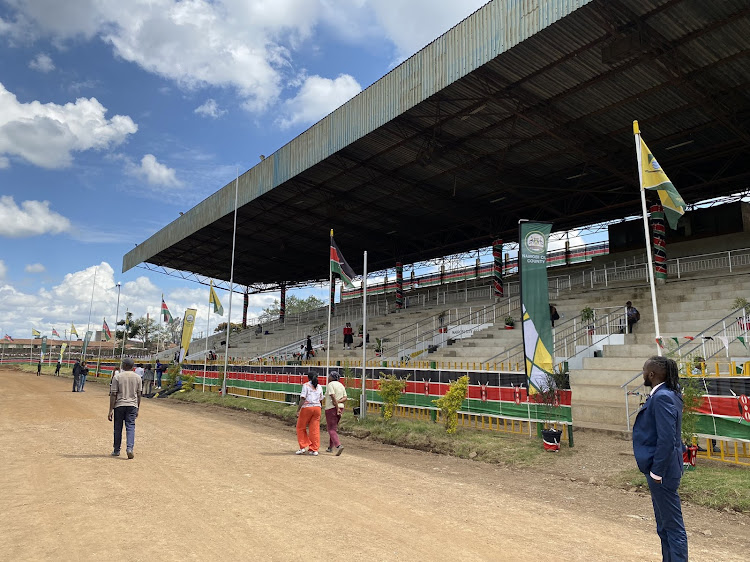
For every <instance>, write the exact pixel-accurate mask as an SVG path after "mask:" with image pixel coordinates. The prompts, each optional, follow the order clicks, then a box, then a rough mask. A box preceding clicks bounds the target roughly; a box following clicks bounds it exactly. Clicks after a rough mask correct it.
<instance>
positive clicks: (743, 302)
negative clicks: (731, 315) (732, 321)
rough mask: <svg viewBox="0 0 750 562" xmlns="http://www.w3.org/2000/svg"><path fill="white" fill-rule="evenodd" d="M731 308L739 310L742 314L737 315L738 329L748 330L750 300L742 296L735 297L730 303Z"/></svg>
mask: <svg viewBox="0 0 750 562" xmlns="http://www.w3.org/2000/svg"><path fill="white" fill-rule="evenodd" d="M732 310H739V312H740V314H741V315H742V316H738V317H737V323H738V324H739V326H740V329H741V330H750V302H748V301H747V299H744V298H742V297H737V298H736V299H734V302H733V303H732Z"/></svg>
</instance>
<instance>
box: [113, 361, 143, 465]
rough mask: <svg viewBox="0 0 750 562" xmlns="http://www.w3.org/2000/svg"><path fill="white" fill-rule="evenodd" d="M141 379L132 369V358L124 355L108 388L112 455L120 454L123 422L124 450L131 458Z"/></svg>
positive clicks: (117, 455) (139, 403)
mask: <svg viewBox="0 0 750 562" xmlns="http://www.w3.org/2000/svg"><path fill="white" fill-rule="evenodd" d="M142 391H143V381H142V380H141V377H139V376H138V375H136V374H135V372H134V371H133V360H132V359H131V358H130V357H126V358H125V359H123V360H122V370H121V371H119V372H118V373H116V374H115V376H114V377H112V383H111V384H110V389H109V414H108V415H107V419H108V420H109V421H112V420H114V422H115V428H114V429H115V431H114V433H115V438H114V446H113V449H112V456H113V457H119V456H120V448H121V447H122V426H123V424H125V451H126V452H127V454H128V458H129V459H132V458H133V456H134V454H133V447H134V446H135V419H136V418H137V417H138V408H139V407H140V405H141V393H142Z"/></svg>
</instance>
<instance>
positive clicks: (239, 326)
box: [214, 322, 242, 333]
mask: <svg viewBox="0 0 750 562" xmlns="http://www.w3.org/2000/svg"><path fill="white" fill-rule="evenodd" d="M240 330H242V324H235V323H234V322H232V333H235V332H239V331H240ZM226 331H227V323H226V322H222V323H221V324H219V325H218V326H216V328H214V333H219V332H226Z"/></svg>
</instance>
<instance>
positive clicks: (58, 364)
mask: <svg viewBox="0 0 750 562" xmlns="http://www.w3.org/2000/svg"><path fill="white" fill-rule="evenodd" d="M60 367H62V363H61V362H60V361H59V360H58V361H57V365H55V376H56V377H59V376H60Z"/></svg>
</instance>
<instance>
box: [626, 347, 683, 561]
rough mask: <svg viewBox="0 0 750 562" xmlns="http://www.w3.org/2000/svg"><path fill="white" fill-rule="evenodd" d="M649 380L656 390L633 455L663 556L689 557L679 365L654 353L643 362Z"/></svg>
mask: <svg viewBox="0 0 750 562" xmlns="http://www.w3.org/2000/svg"><path fill="white" fill-rule="evenodd" d="M643 384H644V385H645V386H647V387H650V388H651V393H650V394H649V397H648V398H647V399H646V403H645V404H644V405H643V407H642V408H641V409H640V411H639V412H638V415H637V417H636V418H635V423H634V424H633V453H634V454H635V460H636V462H637V463H638V469H639V470H640V471H641V472H642V473H643V474H645V475H646V480H647V481H648V487H649V490H651V502H652V503H653V505H654V516H655V518H656V533H657V534H658V535H659V538H660V539H661V553H662V560H663V561H665V562H681V561H685V562H686V561H687V559H688V543H687V534H686V533H685V523H684V521H683V519H682V506H681V504H680V496H679V494H678V493H677V488H678V487H679V485H680V478H682V470H683V465H682V453H683V444H682V435H681V433H682V432H681V429H682V396H681V394H680V378H679V374H678V369H677V363H675V361H674V360H673V359H668V358H666V357H658V356H654V357H651V358H650V359H649V360H647V361H646V363H645V364H644V365H643Z"/></svg>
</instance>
